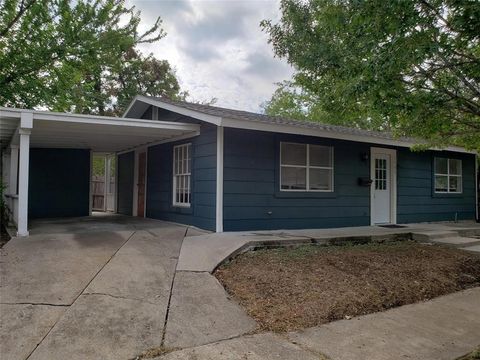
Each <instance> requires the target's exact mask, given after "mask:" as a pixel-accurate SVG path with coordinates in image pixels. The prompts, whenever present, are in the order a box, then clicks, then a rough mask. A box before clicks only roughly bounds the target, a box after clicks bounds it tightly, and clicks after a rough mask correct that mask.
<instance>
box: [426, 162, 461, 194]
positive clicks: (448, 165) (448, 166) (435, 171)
mask: <svg viewBox="0 0 480 360" xmlns="http://www.w3.org/2000/svg"><path fill="white" fill-rule="evenodd" d="M437 159H445V160H447V173H446V174H444V173H439V172H437ZM450 160H455V161H460V174H450ZM433 167H434V169H433V190H434V192H435V194H463V161H462V160H461V159H455V158H445V157H440V156H436V157H434V159H433ZM437 176H442V177H446V178H447V191H437V187H436V183H437ZM451 177H456V178H458V179H459V180H460V181H459V183H458V184H459V188H460V191H451V190H450V178H451Z"/></svg>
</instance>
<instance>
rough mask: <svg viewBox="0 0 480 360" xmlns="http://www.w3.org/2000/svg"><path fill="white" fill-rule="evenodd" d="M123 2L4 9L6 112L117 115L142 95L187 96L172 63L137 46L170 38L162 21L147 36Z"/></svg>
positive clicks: (1, 53) (1, 45)
mask: <svg viewBox="0 0 480 360" xmlns="http://www.w3.org/2000/svg"><path fill="white" fill-rule="evenodd" d="M139 23H140V13H139V12H137V11H136V10H135V8H133V7H132V8H127V7H126V6H125V4H124V1H123V0H78V1H70V0H3V1H1V2H0V104H1V105H2V106H15V107H26V108H35V107H42V108H48V109H50V110H54V111H74V112H78V113H93V114H115V113H117V114H118V113H120V112H121V109H120V107H121V106H122V105H124V103H125V102H127V99H131V98H132V97H133V96H134V95H136V94H137V93H142V94H145V95H153V96H158V95H167V96H170V97H176V96H179V95H180V94H179V90H180V89H179V85H178V82H177V80H176V78H175V74H174V72H173V70H172V69H171V67H170V65H169V64H168V62H167V61H161V60H157V59H156V58H154V57H153V55H151V54H150V55H148V56H143V55H141V54H139V53H138V51H137V50H136V46H137V45H139V44H142V43H151V42H155V41H158V40H159V39H161V38H162V37H164V36H165V33H164V31H163V30H162V28H161V20H160V18H158V19H157V21H156V23H155V24H154V25H153V26H152V27H151V28H149V29H147V31H145V32H144V33H140V32H139Z"/></svg>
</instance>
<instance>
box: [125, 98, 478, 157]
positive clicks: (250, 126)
mask: <svg viewBox="0 0 480 360" xmlns="http://www.w3.org/2000/svg"><path fill="white" fill-rule="evenodd" d="M137 102H143V103H144V104H148V105H152V106H157V107H159V108H162V109H165V110H169V111H172V112H175V113H178V114H181V115H185V116H189V117H191V118H194V119H197V120H201V121H205V122H207V123H210V124H213V125H216V126H223V127H230V128H236V129H245V130H255V131H267V132H277V133H284V134H294V135H306V136H314V137H323V138H329V139H338V140H345V141H355V142H363V143H369V144H375V145H384V146H397V147H406V148H411V147H413V146H416V145H422V142H421V141H420V140H419V141H411V140H407V139H402V138H399V139H393V138H392V139H389V138H382V137H379V136H374V135H359V134H347V133H343V132H338V131H329V130H322V129H315V128H312V127H309V126H305V127H302V126H297V125H289V124H273V123H267V122H259V121H248V120H238V119H231V118H225V117H219V116H212V115H209V114H205V113H203V112H201V111H196V110H191V109H186V108H183V107H181V106H177V105H172V104H169V103H166V102H164V101H161V100H157V99H152V98H149V97H145V96H141V95H137V96H136V97H135V98H134V100H133V101H132V102H131V103H130V105H129V106H128V108H127V110H126V111H125V113H124V114H123V116H126V117H128V116H131V113H132V111H133V109H134V108H135V106H138V104H137ZM137 115H138V114H137ZM429 150H436V151H454V152H459V153H467V154H477V152H476V151H473V150H467V149H464V148H462V147H458V146H447V147H441V148H440V147H439V148H435V147H430V148H429Z"/></svg>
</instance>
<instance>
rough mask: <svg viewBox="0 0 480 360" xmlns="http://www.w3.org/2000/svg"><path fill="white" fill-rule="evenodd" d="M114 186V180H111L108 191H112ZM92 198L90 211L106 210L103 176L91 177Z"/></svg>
mask: <svg viewBox="0 0 480 360" xmlns="http://www.w3.org/2000/svg"><path fill="white" fill-rule="evenodd" d="M114 186H115V178H111V179H110V189H111V190H112V189H114ZM107 196H108V194H107ZM92 197H93V199H92V200H93V202H92V210H96V211H105V210H107V209H106V207H105V178H104V177H103V176H92Z"/></svg>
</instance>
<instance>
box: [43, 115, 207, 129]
mask: <svg viewBox="0 0 480 360" xmlns="http://www.w3.org/2000/svg"><path fill="white" fill-rule="evenodd" d="M34 119H38V120H46V121H60V122H71V123H79V124H92V125H93V124H96V125H112V126H131V127H138V128H150V129H169V130H181V131H197V130H198V129H199V128H200V126H199V125H197V124H185V123H178V122H168V121H162V122H159V121H152V120H142V119H128V118H116V117H106V116H89V115H72V114H58V113H43V112H42V113H35V114H34Z"/></svg>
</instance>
